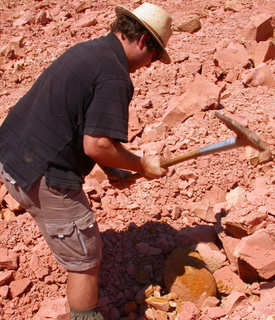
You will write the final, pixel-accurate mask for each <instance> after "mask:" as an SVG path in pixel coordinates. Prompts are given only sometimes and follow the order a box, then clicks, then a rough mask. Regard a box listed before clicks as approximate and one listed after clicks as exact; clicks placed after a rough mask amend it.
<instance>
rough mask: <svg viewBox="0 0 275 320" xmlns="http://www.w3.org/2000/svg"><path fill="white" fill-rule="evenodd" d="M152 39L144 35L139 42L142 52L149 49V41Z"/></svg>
mask: <svg viewBox="0 0 275 320" xmlns="http://www.w3.org/2000/svg"><path fill="white" fill-rule="evenodd" d="M149 39H150V36H148V35H146V34H143V35H142V36H141V37H140V38H139V40H138V46H139V48H140V50H143V49H144V48H145V47H146V48H147V41H148V40H149Z"/></svg>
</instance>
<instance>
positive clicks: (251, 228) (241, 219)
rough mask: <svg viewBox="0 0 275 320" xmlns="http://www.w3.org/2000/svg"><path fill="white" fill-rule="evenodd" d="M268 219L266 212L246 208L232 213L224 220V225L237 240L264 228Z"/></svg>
mask: <svg viewBox="0 0 275 320" xmlns="http://www.w3.org/2000/svg"><path fill="white" fill-rule="evenodd" d="M248 198H249V197H248ZM267 217H268V215H267V212H266V211H265V212H261V211H260V210H257V211H256V210H255V209H254V207H249V206H246V207H245V208H240V209H237V210H232V211H230V212H229V213H228V214H227V215H226V217H224V218H222V225H223V226H224V227H225V229H226V230H227V231H229V233H230V234H232V235H233V236H234V237H235V238H238V239H241V238H242V237H245V236H247V235H249V234H252V233H253V232H255V231H256V230H258V229H260V228H261V227H263V226H264V225H265V220H266V219H267Z"/></svg>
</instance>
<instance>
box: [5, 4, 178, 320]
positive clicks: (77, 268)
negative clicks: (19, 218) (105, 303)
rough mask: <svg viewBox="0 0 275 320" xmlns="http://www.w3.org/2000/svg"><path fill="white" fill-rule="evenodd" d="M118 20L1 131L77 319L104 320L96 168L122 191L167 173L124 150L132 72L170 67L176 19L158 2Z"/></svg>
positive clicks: (16, 181) (77, 51)
mask: <svg viewBox="0 0 275 320" xmlns="http://www.w3.org/2000/svg"><path fill="white" fill-rule="evenodd" d="M116 15H117V17H116V20H115V21H114V22H113V23H112V24H111V32H110V33H109V34H108V35H106V36H104V37H100V38H98V39H94V40H92V41H87V42H84V43H80V44H77V45H75V46H73V47H72V48H70V49H69V50H68V51H66V52H65V53H64V54H62V55H61V56H60V57H59V58H58V59H57V60H56V61H55V62H53V63H52V65H50V66H49V67H48V68H47V69H46V70H45V71H44V72H43V73H42V74H41V76H40V77H39V78H38V79H37V80H36V82H35V83H34V85H33V86H32V88H31V89H30V90H29V92H27V93H26V94H25V95H24V96H23V97H22V98H21V99H20V100H19V101H18V103H17V104H16V105H15V106H14V107H13V109H12V110H11V112H10V113H9V114H8V116H7V117H6V119H5V120H4V122H3V124H2V126H1V128H0V176H1V179H2V180H3V182H4V183H5V185H6V187H7V189H8V190H9V192H10V194H11V195H12V196H13V197H14V198H15V199H16V200H17V201H18V202H19V203H20V204H21V205H22V207H24V208H25V209H26V210H27V211H28V212H29V213H30V214H31V215H32V217H33V218H34V219H35V221H36V223H37V225H38V227H39V229H40V231H41V233H42V235H43V237H44V238H45V240H46V242H47V243H48V245H49V247H50V249H51V251H52V252H53V254H54V255H55V258H56V260H57V261H58V262H59V263H60V264H61V265H62V266H63V267H64V268H66V269H67V270H68V285H67V297H68V302H69V305H70V308H71V319H74V320H77V319H98V320H99V319H103V317H102V315H101V314H100V312H99V311H98V310H97V308H96V305H97V299H98V270H99V263H100V260H101V257H102V254H101V240H100V235H99V230H98V226H97V223H96V220H95V216H94V214H93V212H92V211H91V208H90V205H89V203H88V200H87V197H86V195H85V194H84V192H83V190H82V184H83V182H84V177H85V176H86V175H87V174H89V172H90V171H91V170H92V168H93V166H94V165H95V163H97V164H98V165H99V166H101V168H102V169H103V170H104V171H105V172H106V174H107V176H108V178H109V180H110V182H111V183H112V184H113V185H114V186H117V187H119V188H121V187H123V186H125V185H127V183H126V182H125V180H124V178H125V176H126V175H127V174H129V171H134V172H138V173H139V174H140V175H141V176H143V177H145V178H147V179H155V178H159V177H161V176H163V175H165V174H166V171H167V170H166V169H163V168H162V167H161V166H160V159H159V157H143V158H141V157H139V156H137V155H135V154H133V153H131V152H130V151H128V150H127V149H125V148H124V146H123V145H122V143H123V142H127V129H128V107H129V103H130V101H131V99H132V95H133V85H132V82H131V79H130V76H129V73H132V72H135V71H136V70H137V69H140V68H142V67H144V66H147V67H149V66H150V65H151V64H152V63H153V62H154V61H157V60H160V61H162V62H164V63H170V58H169V56H168V53H167V52H166V50H165V46H166V45H167V42H168V39H169V38H170V36H171V33H172V31H171V17H170V16H169V15H168V14H167V12H165V11H164V10H163V9H161V8H159V7H157V6H155V5H152V4H149V3H144V4H142V5H141V6H140V7H138V8H137V9H135V10H134V11H133V12H131V11H129V10H127V9H126V8H124V7H121V6H118V7H116ZM121 169H124V170H121ZM126 170H127V171H126Z"/></svg>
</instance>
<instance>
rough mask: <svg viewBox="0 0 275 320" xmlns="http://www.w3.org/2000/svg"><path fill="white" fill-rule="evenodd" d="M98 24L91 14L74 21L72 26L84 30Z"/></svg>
mask: <svg viewBox="0 0 275 320" xmlns="http://www.w3.org/2000/svg"><path fill="white" fill-rule="evenodd" d="M97 24H98V21H97V19H96V18H95V17H94V14H93V13H87V14H85V15H84V16H83V17H81V18H80V19H79V20H78V21H76V22H75V23H74V25H73V27H74V28H85V27H92V26H95V25H97Z"/></svg>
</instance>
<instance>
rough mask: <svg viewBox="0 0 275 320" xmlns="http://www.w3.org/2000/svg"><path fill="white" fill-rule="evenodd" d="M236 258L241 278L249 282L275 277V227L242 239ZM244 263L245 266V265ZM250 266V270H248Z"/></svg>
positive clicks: (269, 227)
mask: <svg viewBox="0 0 275 320" xmlns="http://www.w3.org/2000/svg"><path fill="white" fill-rule="evenodd" d="M234 256H235V257H236V258H238V260H240V261H239V272H240V276H241V278H242V279H243V280H244V281H246V280H249V282H251V281H253V280H257V277H258V276H259V277H261V278H263V279H270V278H271V277H273V276H274V275H275V227H274V225H269V226H268V227H267V228H266V229H260V230H258V231H256V232H255V233H254V234H252V235H250V236H248V237H244V238H242V239H241V241H240V242H239V244H238V245H237V247H236V249H235V253H234ZM242 262H244V263H245V264H244V265H243V264H242ZM248 266H249V267H250V268H248Z"/></svg>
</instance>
